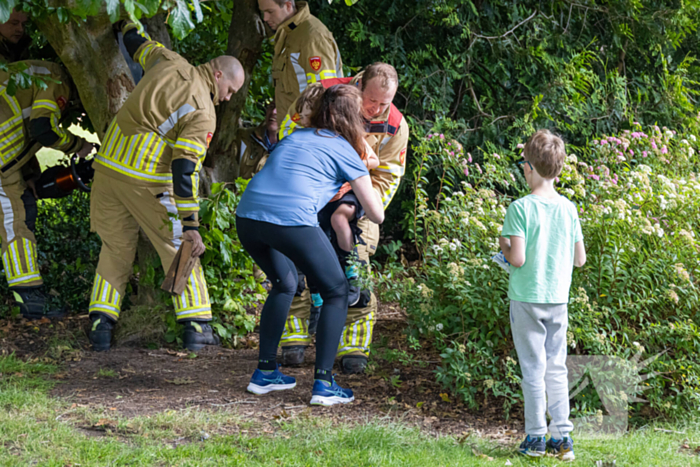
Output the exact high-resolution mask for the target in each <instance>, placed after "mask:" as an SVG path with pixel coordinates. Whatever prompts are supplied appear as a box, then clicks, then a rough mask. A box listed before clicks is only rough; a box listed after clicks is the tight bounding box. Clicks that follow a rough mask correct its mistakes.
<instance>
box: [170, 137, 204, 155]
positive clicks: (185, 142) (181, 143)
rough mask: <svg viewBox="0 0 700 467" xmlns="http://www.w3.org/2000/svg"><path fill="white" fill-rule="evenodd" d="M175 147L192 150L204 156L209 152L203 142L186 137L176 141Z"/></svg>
mask: <svg viewBox="0 0 700 467" xmlns="http://www.w3.org/2000/svg"><path fill="white" fill-rule="evenodd" d="M174 148H175V149H183V150H191V151H193V152H194V153H195V154H196V155H197V156H199V157H202V156H203V155H204V154H206V152H207V150H206V148H205V147H204V146H202V145H201V144H199V143H197V142H196V141H192V140H189V139H185V138H178V139H177V141H175V145H174Z"/></svg>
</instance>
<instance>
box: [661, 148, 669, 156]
mask: <svg viewBox="0 0 700 467" xmlns="http://www.w3.org/2000/svg"><path fill="white" fill-rule="evenodd" d="M666 153H668V149H666V146H664V147H662V148H661V154H666Z"/></svg>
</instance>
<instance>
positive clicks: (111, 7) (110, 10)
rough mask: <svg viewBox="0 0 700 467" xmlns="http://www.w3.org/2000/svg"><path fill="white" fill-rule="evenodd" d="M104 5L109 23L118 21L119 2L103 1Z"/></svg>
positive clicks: (112, 0) (115, 0)
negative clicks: (105, 5)
mask: <svg viewBox="0 0 700 467" xmlns="http://www.w3.org/2000/svg"><path fill="white" fill-rule="evenodd" d="M105 3H106V4H107V14H108V15H109V21H110V22H112V23H116V22H117V21H119V0H105Z"/></svg>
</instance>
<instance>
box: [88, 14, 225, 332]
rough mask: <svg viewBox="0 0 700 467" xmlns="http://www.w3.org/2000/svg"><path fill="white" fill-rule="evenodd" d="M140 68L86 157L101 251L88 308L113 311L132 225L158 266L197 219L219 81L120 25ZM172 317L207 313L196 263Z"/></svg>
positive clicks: (127, 265)
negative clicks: (93, 153)
mask: <svg viewBox="0 0 700 467" xmlns="http://www.w3.org/2000/svg"><path fill="white" fill-rule="evenodd" d="M122 33H123V35H124V44H125V46H126V49H127V51H128V52H129V54H130V55H131V56H132V57H133V59H134V61H135V62H137V63H139V64H140V65H141V66H142V67H143V69H144V77H143V78H142V79H141V81H140V82H139V84H138V85H137V86H136V88H135V89H134V91H133V92H132V93H131V95H130V96H129V98H128V99H127V101H126V102H125V103H124V106H123V107H122V108H121V109H120V110H119V112H118V113H117V115H116V117H115V118H114V119H113V120H112V122H111V124H110V125H109V127H108V129H107V132H106V134H105V137H104V140H103V144H102V147H101V148H100V150H99V151H98V153H97V155H96V157H95V160H96V164H94V165H95V181H94V183H93V192H92V196H91V224H92V228H93V230H95V231H96V232H97V233H98V234H99V235H100V237H101V238H102V251H101V253H100V261H99V263H98V266H97V274H96V277H95V282H94V286H93V292H92V297H91V300H90V312H91V313H100V314H103V315H106V316H108V317H109V318H111V319H113V320H116V319H117V318H118V317H119V313H120V309H121V302H122V298H123V294H124V291H125V288H126V284H127V280H128V277H129V275H130V273H131V268H132V263H133V260H134V255H135V252H136V243H137V237H138V230H139V227H141V228H142V229H143V230H144V232H145V233H146V234H147V235H148V237H149V239H150V240H151V243H153V245H154V247H155V249H156V251H157V252H158V254H159V255H160V258H161V263H162V265H163V267H164V268H165V269H166V270H167V269H168V268H169V267H170V264H171V263H172V260H173V258H174V256H175V254H176V252H177V248H178V247H179V245H180V241H181V237H182V234H183V232H184V231H187V230H190V229H197V228H198V226H199V219H198V213H199V201H198V198H197V193H198V185H199V183H198V182H199V169H200V167H201V165H202V161H203V160H204V157H205V155H206V151H207V147H208V145H209V142H210V141H211V138H212V136H213V133H214V130H215V128H216V114H215V112H214V102H218V88H217V86H216V80H215V78H214V74H213V70H212V68H211V66H210V65H209V64H205V65H201V66H198V67H194V66H191V65H190V64H189V63H188V62H187V61H186V60H185V59H184V58H182V57H181V56H180V55H178V54H177V53H175V52H172V51H170V50H168V49H166V48H164V47H163V46H162V45H161V44H159V43H158V42H155V41H152V40H150V38H149V37H148V35H147V34H140V33H139V32H138V31H137V29H136V25H134V24H133V23H126V24H125V25H124V26H123V27H122ZM173 301H174V304H175V312H176V315H177V318H178V319H180V320H183V319H195V318H196V319H203V320H208V319H211V306H210V303H209V297H208V294H207V287H206V282H205V280H204V275H203V274H202V268H201V266H200V265H199V264H198V265H197V266H196V267H195V269H194V271H193V273H192V276H191V277H190V281H189V282H188V285H187V288H186V289H185V292H184V293H183V294H182V296H180V297H174V299H173Z"/></svg>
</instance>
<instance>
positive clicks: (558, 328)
mask: <svg viewBox="0 0 700 467" xmlns="http://www.w3.org/2000/svg"><path fill="white" fill-rule="evenodd" d="M540 306H546V307H547V312H548V313H547V314H548V315H549V316H550V317H549V318H548V319H546V320H544V325H545V327H546V328H547V339H546V340H545V344H544V347H545V352H546V354H547V371H546V373H545V377H544V381H545V385H546V387H547V407H548V409H549V416H550V417H551V418H552V420H551V421H550V423H549V431H550V433H551V434H552V437H553V438H555V439H562V438H563V437H564V436H569V433H570V432H571V431H572V430H573V429H574V425H573V423H571V421H570V420H569V381H568V372H567V369H566V331H567V329H568V314H567V311H566V304H565V303H564V304H561V305H540Z"/></svg>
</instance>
